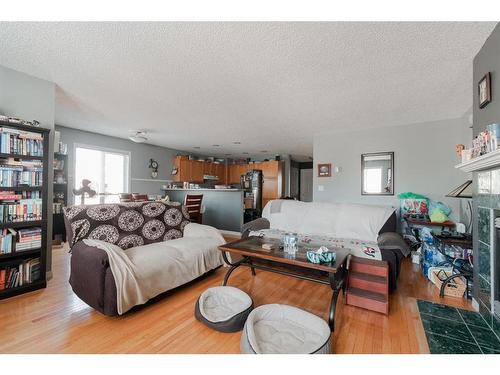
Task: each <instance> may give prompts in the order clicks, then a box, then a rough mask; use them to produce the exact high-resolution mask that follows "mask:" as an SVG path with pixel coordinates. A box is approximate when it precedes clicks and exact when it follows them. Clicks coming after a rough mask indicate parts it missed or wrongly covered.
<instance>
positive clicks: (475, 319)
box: [457, 309, 490, 328]
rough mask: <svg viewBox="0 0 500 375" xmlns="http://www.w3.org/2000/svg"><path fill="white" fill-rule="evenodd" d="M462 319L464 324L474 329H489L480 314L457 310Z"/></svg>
mask: <svg viewBox="0 0 500 375" xmlns="http://www.w3.org/2000/svg"><path fill="white" fill-rule="evenodd" d="M457 310H458V312H459V313H460V315H461V316H462V318H464V320H465V324H467V325H473V326H476V327H483V328H490V327H489V325H488V323H486V321H485V320H484V318H483V317H482V316H481V314H480V313H478V312H475V311H468V310H462V309H457Z"/></svg>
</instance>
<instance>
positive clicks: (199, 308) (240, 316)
mask: <svg viewBox="0 0 500 375" xmlns="http://www.w3.org/2000/svg"><path fill="white" fill-rule="evenodd" d="M252 307H253V301H252V299H251V298H250V296H249V295H248V294H246V293H245V292H244V291H242V290H240V289H238V288H234V287H232V286H218V287H214V288H209V289H207V290H206V291H204V292H203V293H202V294H201V296H200V298H198V301H197V302H196V307H195V310H194V315H195V317H196V319H198V320H199V321H200V322H202V323H204V324H205V325H207V326H208V327H210V328H213V329H215V330H217V331H221V332H237V331H241V330H242V329H243V326H244V325H245V321H246V320H247V317H248V314H250V312H251V311H252Z"/></svg>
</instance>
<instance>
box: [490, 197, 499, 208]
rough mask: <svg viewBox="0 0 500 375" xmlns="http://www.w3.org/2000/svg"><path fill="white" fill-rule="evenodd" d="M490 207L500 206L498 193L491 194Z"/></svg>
mask: <svg viewBox="0 0 500 375" xmlns="http://www.w3.org/2000/svg"><path fill="white" fill-rule="evenodd" d="M489 207H490V208H494V209H499V208H500V195H498V194H494V195H490V204H489Z"/></svg>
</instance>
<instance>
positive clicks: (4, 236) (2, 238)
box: [0, 228, 16, 255]
mask: <svg viewBox="0 0 500 375" xmlns="http://www.w3.org/2000/svg"><path fill="white" fill-rule="evenodd" d="M15 235H16V233H15V231H14V233H13V232H12V229H11V228H6V229H2V230H1V234H0V255H4V254H10V253H12V247H13V246H12V244H13V240H14V239H15Z"/></svg>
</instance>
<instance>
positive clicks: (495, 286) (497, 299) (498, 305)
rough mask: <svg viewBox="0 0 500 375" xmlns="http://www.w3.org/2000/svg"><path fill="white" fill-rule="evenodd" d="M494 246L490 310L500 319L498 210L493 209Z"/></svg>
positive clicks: (499, 226) (499, 219) (499, 211)
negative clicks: (491, 303)
mask: <svg viewBox="0 0 500 375" xmlns="http://www.w3.org/2000/svg"><path fill="white" fill-rule="evenodd" d="M493 212H494V218H495V220H494V227H495V229H494V242H493V243H494V246H493V248H492V250H493V251H492V252H491V281H492V283H491V292H492V294H491V296H492V300H493V305H492V312H493V313H494V315H495V316H496V317H497V318H499V319H500V210H494V211H493Z"/></svg>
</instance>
